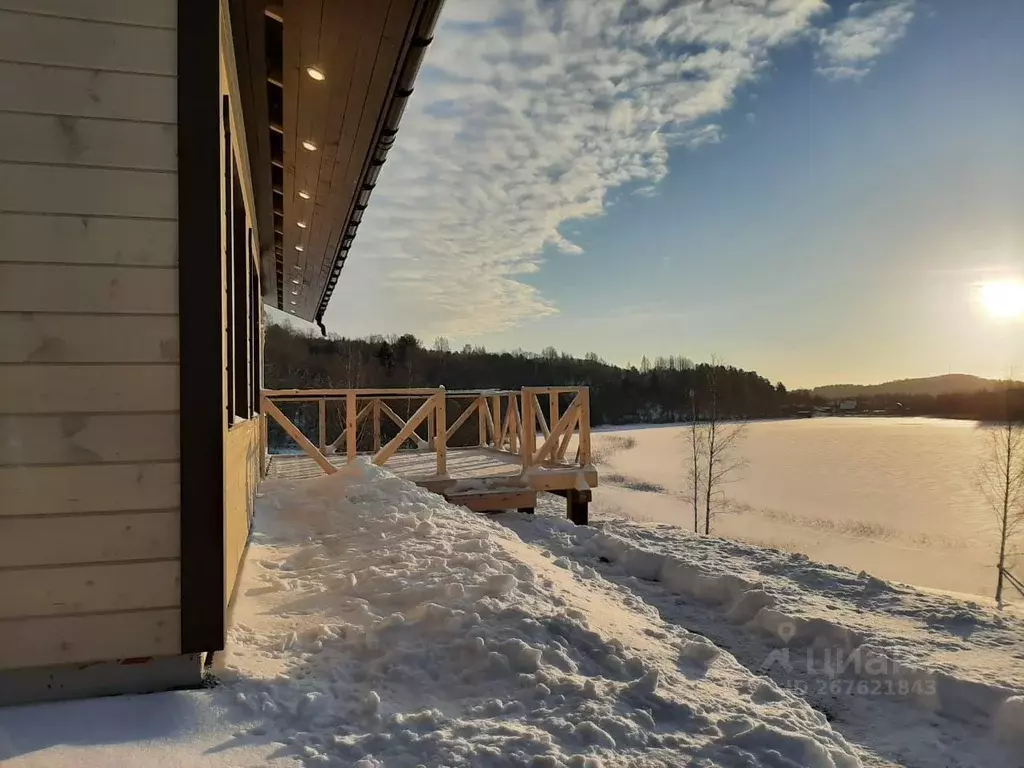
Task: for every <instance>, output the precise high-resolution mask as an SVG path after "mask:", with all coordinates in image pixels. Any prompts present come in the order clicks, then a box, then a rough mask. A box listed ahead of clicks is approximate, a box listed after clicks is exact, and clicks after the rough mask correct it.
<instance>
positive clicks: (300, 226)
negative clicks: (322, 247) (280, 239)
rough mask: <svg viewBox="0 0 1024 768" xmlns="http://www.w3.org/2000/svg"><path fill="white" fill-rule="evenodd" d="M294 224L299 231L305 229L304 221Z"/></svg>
mask: <svg viewBox="0 0 1024 768" xmlns="http://www.w3.org/2000/svg"><path fill="white" fill-rule="evenodd" d="M295 224H296V226H298V228H299V229H305V228H306V222H304V221H297V222H295Z"/></svg>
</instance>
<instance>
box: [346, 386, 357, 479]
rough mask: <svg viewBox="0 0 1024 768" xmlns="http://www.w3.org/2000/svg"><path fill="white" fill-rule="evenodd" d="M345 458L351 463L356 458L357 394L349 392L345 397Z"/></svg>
mask: <svg viewBox="0 0 1024 768" xmlns="http://www.w3.org/2000/svg"><path fill="white" fill-rule="evenodd" d="M345 429H346V430H347V431H346V434H345V456H346V458H347V459H348V461H349V462H352V461H354V460H355V458H356V438H357V437H358V435H357V434H356V393H355V392H353V391H351V390H350V391H349V392H348V393H347V394H346V395H345Z"/></svg>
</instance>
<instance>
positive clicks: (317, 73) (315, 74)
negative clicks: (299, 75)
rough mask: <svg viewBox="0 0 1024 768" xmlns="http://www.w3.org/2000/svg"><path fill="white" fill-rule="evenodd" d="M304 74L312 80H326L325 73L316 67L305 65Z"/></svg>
mask: <svg viewBox="0 0 1024 768" xmlns="http://www.w3.org/2000/svg"><path fill="white" fill-rule="evenodd" d="M306 74H307V75H309V76H310V77H311V78H313V79H314V80H326V79H327V75H325V74H324V73H323V70H319V69H317V68H316V67H306Z"/></svg>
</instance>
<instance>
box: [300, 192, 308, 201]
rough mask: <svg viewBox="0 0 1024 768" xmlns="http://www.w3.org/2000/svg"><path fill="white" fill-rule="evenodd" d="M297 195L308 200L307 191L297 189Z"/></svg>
mask: <svg viewBox="0 0 1024 768" xmlns="http://www.w3.org/2000/svg"><path fill="white" fill-rule="evenodd" d="M299 197H301V198H302V199H303V200H309V192H304V191H302V190H299Z"/></svg>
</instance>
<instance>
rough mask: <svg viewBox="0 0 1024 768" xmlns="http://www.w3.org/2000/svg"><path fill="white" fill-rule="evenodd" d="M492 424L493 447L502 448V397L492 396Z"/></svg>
mask: <svg viewBox="0 0 1024 768" xmlns="http://www.w3.org/2000/svg"><path fill="white" fill-rule="evenodd" d="M491 423H492V424H493V425H494V430H493V431H492V432H491V440H492V442H491V445H493V446H494V447H495V448H499V449H500V448H501V395H491Z"/></svg>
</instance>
